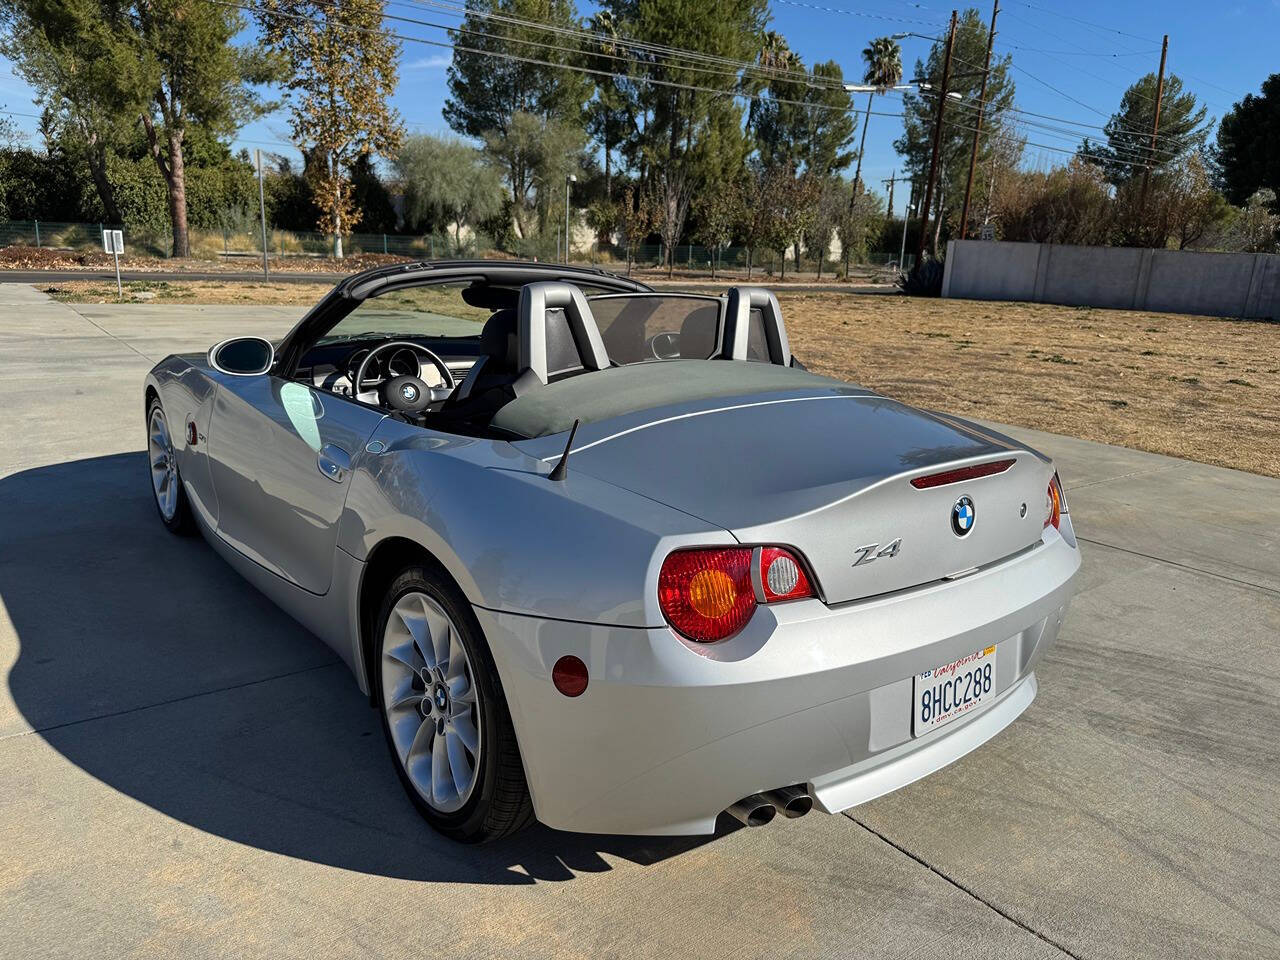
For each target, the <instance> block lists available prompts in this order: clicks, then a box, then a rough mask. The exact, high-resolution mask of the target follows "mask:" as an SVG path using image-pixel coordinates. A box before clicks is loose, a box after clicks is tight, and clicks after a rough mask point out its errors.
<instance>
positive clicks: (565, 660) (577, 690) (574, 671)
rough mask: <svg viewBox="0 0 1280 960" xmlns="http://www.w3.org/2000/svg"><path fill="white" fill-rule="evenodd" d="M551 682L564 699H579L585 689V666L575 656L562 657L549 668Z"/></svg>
mask: <svg viewBox="0 0 1280 960" xmlns="http://www.w3.org/2000/svg"><path fill="white" fill-rule="evenodd" d="M551 682H552V683H553V684H555V688H556V689H557V690H559V691H560V692H561V693H563V694H564V695H565V696H566V697H580V696H582V694H583V692H584V691H585V690H586V689H587V665H586V664H585V663H583V662H582V661H581V660H579V659H578V658H577V657H575V656H564V657H561V658H560V659H559V660H557V661H556V665H555V666H554V667H552V668H551Z"/></svg>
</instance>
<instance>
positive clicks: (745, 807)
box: [725, 786, 813, 827]
mask: <svg viewBox="0 0 1280 960" xmlns="http://www.w3.org/2000/svg"><path fill="white" fill-rule="evenodd" d="M812 809H813V797H811V796H809V791H807V790H806V789H805V788H804V787H801V786H792V787H779V788H778V789H777V790H766V791H765V792H764V793H753V794H751V796H749V797H743V798H742V799H741V800H739V801H738V802H737V803H735V804H733V805H732V806H730V807H729V808H728V809H727V810H726V811H725V812H726V813H727V814H729V815H730V816H731V817H733V818H734V819H735V820H737V821H738V822H739V823H742V824H745V825H746V826H748V827H763V826H764V825H765V824H766V823H768V822H769V821H771V820H772V819H773V818H774V817H775V816H776V815H777V814H779V813H780V814H782V815H783V816H784V817H786V818H787V819H788V820H794V819H795V818H796V817H803V816H804V815H805V814H806V813H808V812H809V811H810V810H812Z"/></svg>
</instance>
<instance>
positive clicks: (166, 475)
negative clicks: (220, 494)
mask: <svg viewBox="0 0 1280 960" xmlns="http://www.w3.org/2000/svg"><path fill="white" fill-rule="evenodd" d="M147 473H148V475H149V479H150V481H151V494H152V496H151V501H152V503H154V504H155V506H156V513H158V514H159V515H160V522H161V523H163V524H164V526H165V529H166V530H168V531H169V532H170V533H172V534H176V535H177V536H180V537H189V536H192V535H193V534H194V533H195V532H196V520H195V517H194V516H193V515H192V513H191V504H190V503H189V502H188V501H187V492H186V490H184V489H183V488H182V477H181V476H180V475H179V474H178V463H177V460H176V459H175V456H174V449H173V432H172V427H171V425H170V424H169V421H168V418H167V417H166V416H165V412H164V407H162V406H161V405H160V398H159V397H154V398H153V399H152V400H151V403H150V404H148V405H147Z"/></svg>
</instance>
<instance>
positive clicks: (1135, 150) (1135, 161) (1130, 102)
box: [1080, 73, 1209, 186]
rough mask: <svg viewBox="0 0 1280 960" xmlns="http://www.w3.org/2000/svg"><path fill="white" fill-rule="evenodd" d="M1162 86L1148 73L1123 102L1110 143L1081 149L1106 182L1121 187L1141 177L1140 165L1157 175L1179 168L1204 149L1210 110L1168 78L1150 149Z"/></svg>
mask: <svg viewBox="0 0 1280 960" xmlns="http://www.w3.org/2000/svg"><path fill="white" fill-rule="evenodd" d="M1156 87H1157V80H1156V75H1155V74H1154V73H1148V74H1147V75H1146V76H1145V77H1142V78H1141V79H1139V80H1138V81H1137V82H1135V83H1134V84H1132V85H1131V86H1130V87H1129V89H1128V90H1126V91H1125V92H1124V96H1123V97H1121V99H1120V109H1119V110H1117V111H1116V112H1115V113H1113V114H1112V115H1111V119H1110V120H1108V121H1107V124H1106V126H1105V127H1104V128H1103V133H1104V134H1105V135H1106V142H1105V143H1098V142H1094V141H1092V140H1088V139H1086V140H1085V141H1084V143H1083V144H1082V145H1081V147H1080V152H1081V153H1082V154H1087V155H1088V157H1089V159H1090V162H1092V163H1096V164H1098V165H1099V166H1100V167H1102V170H1103V172H1104V173H1105V174H1106V176H1107V181H1108V182H1109V183H1112V184H1114V185H1116V186H1119V185H1120V184H1123V183H1126V182H1128V181H1129V180H1131V179H1133V178H1134V177H1135V176H1140V175H1141V174H1142V168H1141V167H1140V166H1138V165H1139V164H1149V165H1150V167H1151V171H1152V172H1153V173H1158V172H1160V171H1161V170H1163V169H1164V168H1165V167H1168V166H1171V165H1174V164H1176V163H1177V162H1178V161H1180V160H1181V159H1182V158H1183V157H1185V156H1186V155H1187V154H1189V153H1191V152H1192V151H1193V150H1200V149H1203V147H1204V145H1205V140H1206V139H1207V137H1208V135H1209V124H1208V123H1206V122H1205V114H1206V109H1205V107H1203V106H1201V105H1200V104H1198V103H1197V102H1196V98H1195V94H1192V93H1187V92H1184V90H1183V88H1182V80H1181V79H1179V78H1178V77H1176V76H1174V75H1172V74H1170V75H1169V76H1167V77H1165V81H1164V93H1163V96H1162V97H1161V102H1160V133H1159V137H1158V139H1157V140H1156V146H1155V150H1154V151H1153V150H1152V149H1151V125H1152V123H1153V122H1154V120H1155V110H1156Z"/></svg>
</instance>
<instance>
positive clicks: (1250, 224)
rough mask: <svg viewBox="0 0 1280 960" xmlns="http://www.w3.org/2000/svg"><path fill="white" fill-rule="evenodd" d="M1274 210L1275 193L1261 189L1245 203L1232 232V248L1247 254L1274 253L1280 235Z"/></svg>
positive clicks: (1279, 222) (1267, 189)
mask: <svg viewBox="0 0 1280 960" xmlns="http://www.w3.org/2000/svg"><path fill="white" fill-rule="evenodd" d="M1275 209H1276V192H1275V191H1274V190H1271V189H1270V188H1268V187H1263V188H1262V189H1261V190H1258V191H1257V192H1256V193H1254V194H1253V196H1251V197H1250V198H1249V200H1248V202H1246V203H1245V205H1244V209H1243V210H1241V211H1240V215H1239V216H1238V217H1237V218H1236V222H1235V225H1234V230H1233V231H1232V234H1233V236H1232V246H1233V247H1234V248H1235V249H1237V250H1245V251H1247V252H1249V253H1275V252H1276V239H1277V236H1278V235H1280V216H1277V215H1276V214H1275V213H1273V212H1272V211H1273V210H1275Z"/></svg>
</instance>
